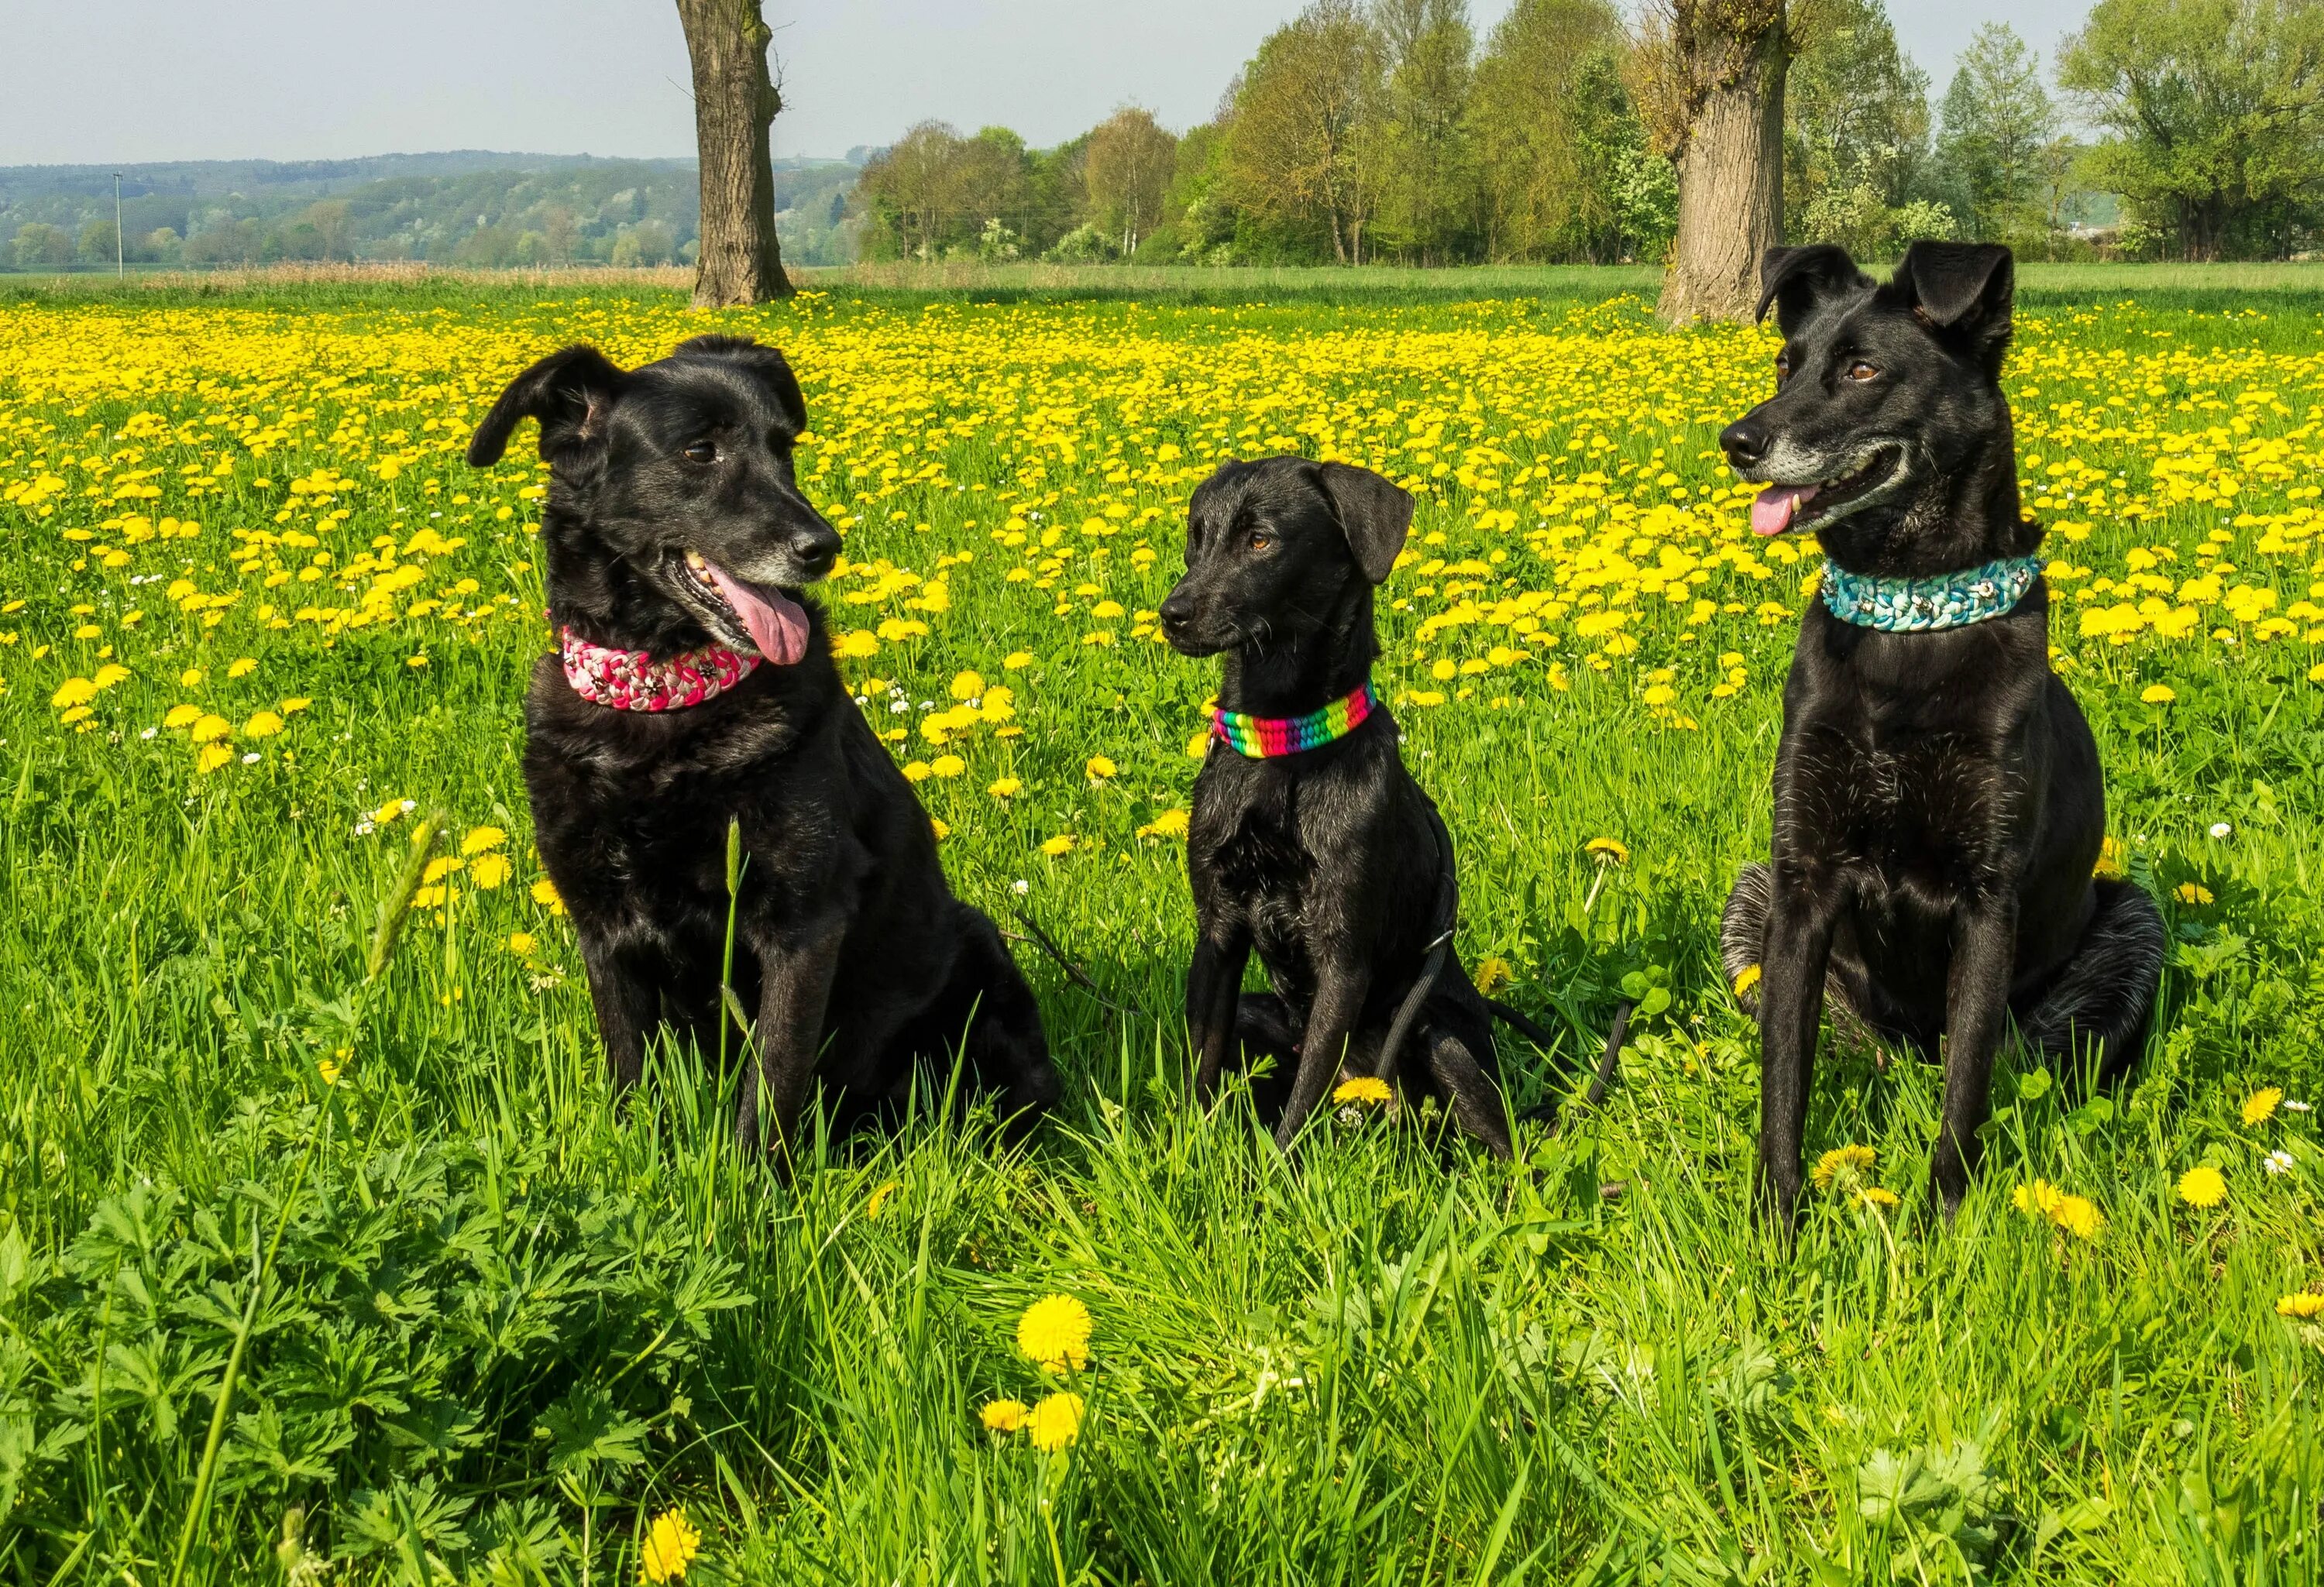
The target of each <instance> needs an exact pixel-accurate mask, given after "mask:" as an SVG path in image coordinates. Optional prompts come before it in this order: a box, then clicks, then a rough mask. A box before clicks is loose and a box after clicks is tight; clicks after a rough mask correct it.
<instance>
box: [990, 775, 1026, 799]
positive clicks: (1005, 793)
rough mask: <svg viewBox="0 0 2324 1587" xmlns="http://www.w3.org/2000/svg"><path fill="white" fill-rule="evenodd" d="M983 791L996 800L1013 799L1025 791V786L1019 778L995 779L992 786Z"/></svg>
mask: <svg viewBox="0 0 2324 1587" xmlns="http://www.w3.org/2000/svg"><path fill="white" fill-rule="evenodd" d="M984 791H985V792H986V793H989V794H991V796H992V797H993V798H996V799H1013V798H1016V797H1017V796H1018V795H1019V794H1020V793H1023V792H1024V791H1025V784H1024V781H1023V780H1021V779H1019V778H1015V777H1001V778H996V779H994V780H993V783H992V786H991V787H990V788H988V789H985V790H984Z"/></svg>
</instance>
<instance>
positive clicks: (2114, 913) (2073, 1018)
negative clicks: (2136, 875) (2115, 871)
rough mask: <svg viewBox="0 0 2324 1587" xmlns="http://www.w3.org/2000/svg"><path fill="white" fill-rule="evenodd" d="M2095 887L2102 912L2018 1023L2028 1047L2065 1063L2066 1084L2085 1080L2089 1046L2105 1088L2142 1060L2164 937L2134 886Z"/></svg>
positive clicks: (2156, 914)
mask: <svg viewBox="0 0 2324 1587" xmlns="http://www.w3.org/2000/svg"><path fill="white" fill-rule="evenodd" d="M2091 885H2092V887H2093V889H2094V890H2096V892H2097V894H2098V908H2097V909H2096V911H2095V912H2094V913H2093V914H2092V915H2091V916H2090V923H2089V926H2087V927H2084V928H2083V931H2082V939H2081V941H2080V943H2079V944H2077V945H2076V946H2075V948H2074V955H2073V957H2072V958H2070V959H2069V960H2068V961H2067V962H2066V967H2065V968H2064V969H2063V970H2062V971H2061V972H2060V973H2059V974H2058V977H2057V979H2055V980H2054V981H2052V982H2051V983H2050V984H2049V985H2048V986H2047V987H2046V988H2044V989H2043V993H2042V998H2041V1001H2039V1002H2037V1003H2035V1004H2034V1005H2033V1008H2031V1009H2029V1010H2026V1011H2025V1012H2024V1013H2023V1014H2022V1015H2020V1016H2019V1018H2018V1021H2017V1031H2018V1035H2019V1037H2020V1038H2022V1039H2023V1040H2024V1043H2025V1045H2026V1046H2027V1047H2030V1048H2032V1049H2033V1050H2034V1051H2036V1052H2038V1053H2040V1054H2041V1055H2042V1056H2043V1057H2044V1058H2045V1059H2061V1060H2063V1062H2062V1065H2061V1074H2060V1075H2059V1078H2060V1079H2061V1080H2067V1081H2072V1080H2076V1079H2079V1078H2080V1076H2079V1075H2077V1074H2076V1073H2075V1069H2074V1066H2075V1065H2076V1064H2078V1063H2079V1062H2080V1059H2081V1056H2082V1055H2083V1054H2085V1053H2087V1052H2089V1050H2090V1049H2092V1048H2097V1049H2098V1079H2099V1080H2100V1081H2101V1082H2104V1081H2108V1080H2112V1079H2114V1078H2115V1077H2116V1076H2117V1075H2121V1074H2122V1073H2123V1071H2125V1070H2126V1069H2127V1068H2128V1067H2129V1066H2131V1065H2132V1064H2133V1063H2135V1062H2136V1061H2137V1058H2138V1055H2139V1053H2140V1052H2141V1051H2142V1050H2143V1049H2144V1047H2145V1046H2146V1033H2147V1026H2148V1023H2149V1021H2151V1020H2153V1016H2154V992H2155V988H2156V986H2157V984H2158V983H2160V981H2161V980H2162V975H2163V947H2164V944H2165V937H2164V932H2163V915H2162V912H2161V911H2160V910H2158V909H2156V908H2155V907H2154V900H2153V899H2151V898H2148V897H2147V896H2146V893H2145V892H2144V890H2142V889H2141V888H2140V887H2139V886H2138V885H2137V883H2135V882H2132V881H2098V882H2094V883H2092V884H2091Z"/></svg>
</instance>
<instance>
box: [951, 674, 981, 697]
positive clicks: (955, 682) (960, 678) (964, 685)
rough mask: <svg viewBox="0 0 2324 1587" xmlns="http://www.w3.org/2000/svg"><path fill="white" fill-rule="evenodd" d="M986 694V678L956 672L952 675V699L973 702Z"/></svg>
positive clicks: (979, 675)
mask: <svg viewBox="0 0 2324 1587" xmlns="http://www.w3.org/2000/svg"><path fill="white" fill-rule="evenodd" d="M983 692H984V678H983V677H982V674H979V673H975V672H955V673H954V674H953V675H952V697H953V698H954V699H955V700H973V699H974V698H976V697H977V696H979V695H981V694H982V693H983Z"/></svg>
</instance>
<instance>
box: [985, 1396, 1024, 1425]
mask: <svg viewBox="0 0 2324 1587" xmlns="http://www.w3.org/2000/svg"><path fill="white" fill-rule="evenodd" d="M976 1415H977V1419H978V1420H979V1421H982V1423H983V1424H984V1430H985V1431H986V1432H988V1433H1014V1432H1016V1431H1018V1430H1019V1428H1021V1427H1023V1426H1025V1424H1026V1423H1027V1422H1028V1421H1030V1420H1031V1419H1032V1413H1031V1412H1030V1411H1028V1410H1027V1409H1026V1408H1025V1402H1024V1401H1023V1400H1021V1399H989V1400H986V1401H985V1402H984V1408H983V1409H982V1410H980V1411H978V1412H977V1413H976Z"/></svg>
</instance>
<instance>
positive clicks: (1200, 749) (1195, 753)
mask: <svg viewBox="0 0 2324 1587" xmlns="http://www.w3.org/2000/svg"><path fill="white" fill-rule="evenodd" d="M1210 752H1211V734H1210V730H1209V729H1208V728H1204V729H1203V731H1202V732H1200V733H1198V734H1195V735H1194V737H1192V738H1190V739H1188V740H1187V741H1186V759H1188V760H1189V761H1200V760H1202V759H1203V758H1204V757H1206V756H1207V755H1209V754H1210Z"/></svg>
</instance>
